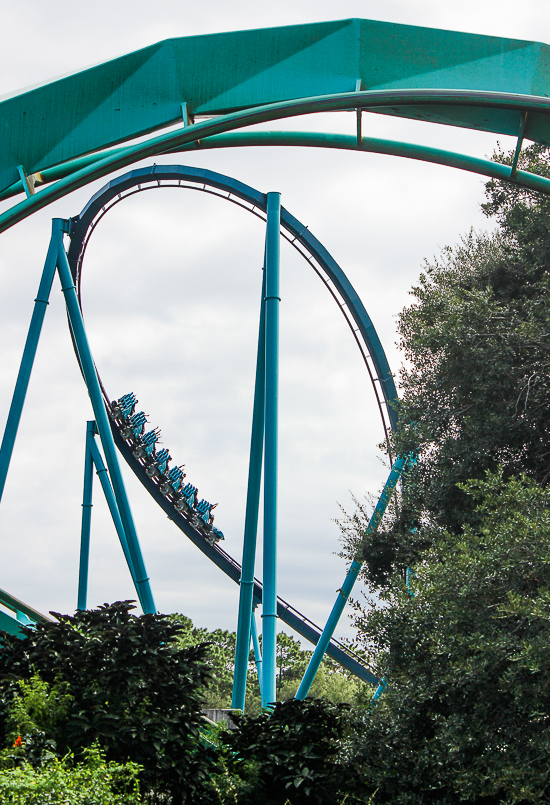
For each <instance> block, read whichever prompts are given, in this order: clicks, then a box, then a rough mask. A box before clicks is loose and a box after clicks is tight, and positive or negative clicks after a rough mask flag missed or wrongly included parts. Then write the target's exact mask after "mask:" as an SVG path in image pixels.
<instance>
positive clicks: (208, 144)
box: [0, 131, 550, 201]
mask: <svg viewBox="0 0 550 805" xmlns="http://www.w3.org/2000/svg"><path fill="white" fill-rule="evenodd" d="M257 146H286V147H302V148H332V149H338V150H340V149H344V150H347V151H361V152H365V153H371V154H386V155H387V156H396V157H404V158H405V159H415V160H419V161H422V162H430V163H432V164H436V165H445V166H446V167H449V168H458V169H459V170H464V171H468V172H469V173H477V174H479V175H481V176H489V177H491V178H494V179H499V180H500V181H501V182H511V181H513V182H514V183H515V184H517V185H519V186H520V187H526V188H528V189H530V190H536V191H537V192H539V193H544V194H546V195H548V194H550V179H547V178H546V177H544V176H538V175H537V174H534V173H529V171H521V170H516V171H515V172H513V166H512V168H510V166H509V165H502V164H501V163H499V162H492V161H491V160H490V159H481V158H479V157H473V156H468V155H466V154H459V153H457V152H455V151H445V150H444V149H442V148H432V147H429V146H425V145H419V144H417V143H407V142H402V141H399V140H388V139H383V138H379V137H363V138H362V140H361V145H359V146H358V145H357V138H356V137H351V136H350V135H348V134H330V133H321V132H315V131H242V132H237V133H230V134H217V135H215V136H212V137H203V138H201V140H200V141H198V142H192V143H190V144H187V145H184V146H178V147H176V148H173V149H171V150H170V151H169V152H168V153H171V154H176V153H186V152H187V151H197V150H201V151H205V150H206V151H207V150H210V149H213V148H245V147H257ZM122 151H123V149H121V148H113V149H111V150H109V151H103V152H100V153H97V154H89V155H87V156H85V157H80V158H79V159H75V160H72V161H71V162H67V163H65V164H63V165H60V166H59V167H56V168H51V169H49V170H46V171H44V172H43V174H42V177H43V180H44V184H49V183H51V182H53V181H57V180H58V179H64V178H66V177H68V176H70V175H71V174H73V173H75V172H76V171H77V170H80V169H82V168H86V167H89V166H90V165H94V164H95V163H96V162H99V160H100V159H104V158H105V157H110V156H115V155H117V154H120V153H122ZM22 192H23V187H22V184H21V182H15V184H13V185H11V186H10V187H9V188H7V189H6V190H4V191H3V192H2V193H0V201H1V200H3V199H8V198H12V197H13V196H16V195H18V194H20V193H22Z"/></svg>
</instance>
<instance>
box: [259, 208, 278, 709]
mask: <svg viewBox="0 0 550 805" xmlns="http://www.w3.org/2000/svg"><path fill="white" fill-rule="evenodd" d="M280 228H281V195H280V193H268V194H267V232H266V249H265V455H264V556H263V601H262V618H263V626H262V706H263V707H265V706H266V705H268V704H271V702H274V701H275V699H276V695H277V694H276V686H275V681H276V674H277V657H276V652H277V448H278V407H279V303H280V301H281V300H280V297H279V252H280Z"/></svg>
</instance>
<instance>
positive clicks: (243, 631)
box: [231, 268, 265, 711]
mask: <svg viewBox="0 0 550 805" xmlns="http://www.w3.org/2000/svg"><path fill="white" fill-rule="evenodd" d="M264 296H265V268H264V273H263V277H262V296H261V304H260V326H259V330H258V354H257V358H256V380H255V386H254V406H253V409H252V433H251V437H250V460H249V464H248V487H247V492H246V511H245V519H244V540H243V560H242V566H241V567H242V570H241V578H240V582H239V584H240V589H239V614H238V619H237V642H236V646H235V670H234V673H233V695H232V701H231V707H232V708H233V709H234V710H242V711H244V705H245V699H246V677H247V674H248V656H249V653H250V632H251V629H252V630H254V629H255V628H256V622H255V620H254V614H253V612H252V606H253V601H254V565H255V561H256V538H257V534H258V512H259V507H260V487H261V480H262V458H263V448H264V414H265V302H264ZM260 663H261V660H260ZM256 666H257V668H259V667H260V666H258V662H257V661H256ZM258 673H259V671H258Z"/></svg>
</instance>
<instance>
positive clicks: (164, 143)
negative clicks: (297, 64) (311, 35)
mask: <svg viewBox="0 0 550 805" xmlns="http://www.w3.org/2000/svg"><path fill="white" fill-rule="evenodd" d="M401 106H406V107H407V108H411V109H425V110H428V111H427V112H426V114H428V112H429V110H432V112H431V113H433V116H434V118H435V117H437V114H436V112H437V110H438V109H448V110H450V109H453V108H456V109H460V110H466V111H465V113H464V115H463V117H464V118H467V117H468V115H473V116H475V115H479V116H480V119H481V120H486V119H487V116H488V115H489V112H491V111H493V112H494V113H495V116H496V117H495V119H497V118H498V120H499V121H500V123H499V126H500V128H499V129H498V131H501V130H502V131H501V133H506V134H514V135H515V134H517V133H518V131H519V127H520V124H521V120H522V116H523V114H524V113H525V112H529V121H530V123H529V127H528V128H529V134H526V135H525V136H526V138H527V139H533V140H536V141H539V142H546V141H550V100H549V99H548V98H535V97H531V96H525V95H511V94H506V93H502V92H501V93H492V92H468V91H460V90H430V89H426V90H400V91H393V90H377V91H375V92H355V93H350V92H348V93H341V94H339V95H328V96H323V97H321V96H320V97H317V98H300V99H298V100H295V101H286V102H284V103H275V104H271V105H269V106H263V107H257V108H254V109H247V110H245V111H244V112H236V113H233V114H229V115H222V116H220V117H217V118H214V119H213V120H208V121H205V122H201V123H195V124H193V125H192V126H185V127H183V128H182V129H181V130H179V131H177V132H175V133H172V132H170V133H168V134H162V135H159V136H156V137H153V138H151V139H149V140H146V141H143V142H140V143H137V144H134V145H129V146H126V147H125V148H121V149H117V150H116V152H115V153H111V154H107V156H103V158H102V159H100V160H99V161H98V162H96V163H94V164H92V165H88V166H87V167H82V168H80V169H79V170H77V171H76V172H75V173H73V174H71V175H70V176H68V177H66V178H65V179H60V180H58V181H57V182H56V183H55V184H54V185H53V186H51V187H48V188H45V189H44V190H42V191H40V192H39V193H35V194H34V195H33V196H31V198H28V199H26V200H25V201H22V202H20V203H19V204H16V205H15V206H14V207H12V208H11V209H10V210H8V211H7V212H5V213H3V214H2V215H0V232H3V231H5V230H6V229H9V227H11V226H14V224H16V223H18V222H19V221H22V220H24V219H25V218H27V217H28V216H29V215H32V213H33V212H36V211H37V210H39V209H42V208H43V207H46V206H47V205H48V204H51V203H52V202H53V201H55V200H56V199H59V198H62V197H63V196H65V195H66V194H67V193H69V192H71V191H72V190H76V189H77V188H79V187H84V186H85V185H86V184H89V183H90V182H91V181H94V180H95V179H100V178H101V177H103V176H106V175H107V174H108V173H111V172H112V171H114V170H117V169H119V168H124V167H127V166H128V165H131V164H132V163H133V162H136V161H137V160H139V159H144V158H146V157H150V156H155V155H157V154H161V153H166V152H168V151H171V150H175V149H176V148H180V147H182V146H184V145H188V144H191V143H194V142H196V141H197V140H200V139H201V138H203V137H209V136H213V135H216V134H222V133H225V132H229V131H232V130H235V129H241V128H246V127H247V126H252V125H254V124H256V123H264V122H268V121H271V120H279V119H284V118H287V117H295V116H297V115H308V114H315V113H318V112H330V111H342V110H346V109H349V108H361V109H368V110H369V111H371V112H378V113H380V114H382V113H385V111H386V110H390V111H391V110H392V109H396V108H400V107H401ZM431 113H430V114H431ZM466 113H467V114H466ZM489 117H490V115H489ZM491 130H493V129H491ZM496 130H497V129H495V131H496ZM508 176H510V174H508ZM10 184H12V182H10ZM535 189H536V188H535Z"/></svg>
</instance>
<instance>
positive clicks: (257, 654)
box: [250, 607, 262, 696]
mask: <svg viewBox="0 0 550 805" xmlns="http://www.w3.org/2000/svg"><path fill="white" fill-rule="evenodd" d="M255 609H256V607H254V609H253V610H252V618H251V621H250V627H251V628H250V636H251V637H252V648H253V649H254V662H255V663H256V672H257V674H258V684H259V685H260V696H261V695H262V652H261V649H260V641H259V640H258V629H257V628H256V614H255V611H254V610H255Z"/></svg>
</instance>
